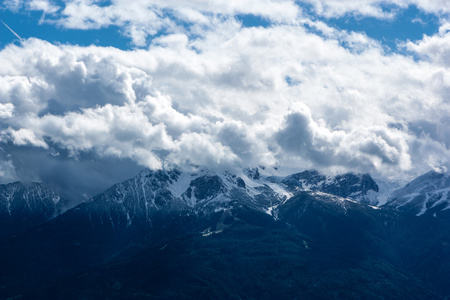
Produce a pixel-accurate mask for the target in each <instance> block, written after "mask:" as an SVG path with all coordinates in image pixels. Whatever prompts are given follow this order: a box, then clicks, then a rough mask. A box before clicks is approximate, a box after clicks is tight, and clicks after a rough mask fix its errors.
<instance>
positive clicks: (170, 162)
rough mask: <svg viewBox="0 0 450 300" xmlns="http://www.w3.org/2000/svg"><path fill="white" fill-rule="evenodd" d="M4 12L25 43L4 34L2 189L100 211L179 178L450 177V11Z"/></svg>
mask: <svg viewBox="0 0 450 300" xmlns="http://www.w3.org/2000/svg"><path fill="white" fill-rule="evenodd" d="M0 7H1V9H0V18H1V19H2V20H3V22H5V23H6V24H7V25H8V26H9V27H10V28H11V29H12V30H13V31H15V32H16V33H17V34H18V35H20V36H21V37H22V40H23V43H20V42H19V40H18V38H17V37H16V36H15V35H14V34H13V33H12V32H11V31H10V30H9V29H8V28H7V27H6V26H4V25H3V24H0V65H1V66H2V68H1V69H0V183H6V182H11V181H15V180H26V181H41V182H45V183H49V184H53V185H55V186H59V187H60V188H61V189H63V190H67V193H72V194H73V191H74V190H76V191H78V194H77V196H76V197H78V198H83V197H84V198H87V197H89V196H90V195H93V194H95V193H97V192H100V191H101V190H103V189H104V188H106V187H108V185H110V184H112V183H115V182H117V181H120V180H123V179H126V178H128V177H130V176H131V175H132V174H133V173H135V172H137V171H138V170H139V169H141V168H144V167H148V168H152V169H158V168H162V166H163V165H164V166H166V167H167V166H181V167H184V168H189V167H190V166H192V165H197V166H205V167H209V168H218V169H227V170H241V169H242V168H244V167H248V166H256V165H265V166H268V167H270V166H272V167H279V168H278V169H279V170H282V169H285V170H291V171H298V170H304V169H318V170H320V171H322V172H324V173H334V174H335V173H341V172H347V171H353V172H364V173H366V172H368V173H371V174H372V175H374V176H375V177H378V178H383V179H386V180H406V179H408V178H412V177H414V176H417V175H420V174H422V173H425V172H427V171H429V170H430V169H436V170H446V169H448V168H450V159H449V157H450V129H449V127H448V126H447V125H446V124H448V123H449V122H450V117H449V116H450V102H449V99H450V59H449V57H450V22H449V18H448V16H449V13H450V4H448V3H447V2H446V1H444V0H442V1H440V0H437V1H435V2H430V1H425V0H402V1H398V0H396V1H394V0H392V1H391V0H357V1H350V0H342V1H331V0H315V1H313V0H304V1H301V2H299V1H293V0H277V1H275V0H265V1H260V0H252V1H250V0H249V1H237V2H230V1H228V0H217V1H214V2H210V1H206V0H193V1H189V2H186V1H181V0H171V1H165V2H161V1H156V0H148V1H147V0H146V1H133V2H129V1H126V0H114V1H94V0H78V1H74V0H66V1H52V0H29V1H23V0H5V1H3V3H2V4H1V6H0ZM114 164H117V166H120V170H117V171H116V172H114V171H113V170H112V169H113V168H111V165H114ZM83 178H90V183H89V184H87V183H86V181H85V180H83ZM69 186H70V189H69ZM69 190H70V191H69Z"/></svg>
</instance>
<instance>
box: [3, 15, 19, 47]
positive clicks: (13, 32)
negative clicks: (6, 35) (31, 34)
mask: <svg viewBox="0 0 450 300" xmlns="http://www.w3.org/2000/svg"><path fill="white" fill-rule="evenodd" d="M0 22H2V23H3V25H5V27H6V28H8V29H9V31H11V32H12V34H14V35H15V36H16V37H17V38H18V39H19V41H20V43H22V42H23V40H22V38H21V37H20V35H18V34H17V33H16V32H15V31H14V30H12V29H11V27H9V26H8V25H7V24H6V23H5V22H3V20H2V19H0Z"/></svg>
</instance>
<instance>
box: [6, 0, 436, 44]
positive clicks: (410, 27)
mask: <svg viewBox="0 0 450 300" xmlns="http://www.w3.org/2000/svg"><path fill="white" fill-rule="evenodd" d="M108 3H109V2H108V1H103V2H99V3H98V5H99V6H107V4H108ZM61 4H62V3H61ZM300 5H301V7H302V8H303V9H304V10H305V11H306V12H307V14H308V15H309V16H310V17H311V18H312V19H316V20H320V21H323V22H325V23H327V24H328V25H330V26H333V27H335V28H337V29H339V30H348V31H355V32H361V33H364V34H366V35H367V36H369V37H371V38H373V39H375V40H377V41H379V42H381V43H382V44H383V45H386V46H387V47H389V49H390V50H392V51H393V52H395V51H396V50H397V43H399V42H405V41H407V40H410V41H417V40H420V39H422V37H423V35H428V36H431V35H434V34H436V33H437V32H438V30H439V27H440V19H439V17H438V16H436V15H435V14H432V13H427V12H425V11H423V10H420V9H418V8H417V6H416V5H410V6H408V7H407V8H405V9H398V8H395V7H393V8H392V7H391V8H390V9H391V10H393V11H395V17H393V18H390V19H380V18H376V17H370V16H369V17H364V16H360V15H356V14H347V15H343V16H337V17H330V18H326V17H323V16H320V15H317V14H315V11H314V9H313V8H312V7H311V5H307V4H304V5H302V4H301V3H300ZM384 9H385V10H389V9H388V8H384ZM235 18H236V19H237V20H239V21H241V22H242V25H243V26H244V27H254V26H262V27H268V26H271V24H272V22H271V21H270V20H269V19H267V18H265V17H263V16H260V15H254V14H238V15H236V16H235ZM1 19H2V20H3V21H4V22H5V23H6V24H7V25H8V26H10V27H11V28H12V29H13V30H14V31H15V32H16V33H17V34H19V35H20V36H21V37H22V38H25V39H26V38H31V37H33V38H38V39H42V40H47V41H49V42H51V43H63V44H77V45H80V46H89V45H97V46H105V47H107V46H111V47H116V48H119V49H123V50H126V49H132V48H134V47H135V45H133V44H132V43H131V41H130V39H129V38H127V37H125V36H124V35H123V34H122V33H121V28H120V27H119V26H107V27H104V28H100V29H93V30H84V29H68V28H64V27H62V26H55V24H52V23H53V22H54V19H53V18H52V16H50V17H46V16H45V14H43V13H42V12H41V11H11V10H6V9H3V10H2V11H1ZM43 19H45V20H46V21H44V22H42V20H43ZM181 24H182V25H185V26H188V24H183V23H182V22H181ZM0 32H1V35H0V47H4V46H6V45H8V44H9V43H12V42H17V41H18V39H17V38H16V37H15V36H14V35H13V34H11V33H10V32H9V30H8V29H7V28H2V29H1V31H0ZM159 35H160V34H156V36H159ZM150 41H151V37H150V38H149V42H150Z"/></svg>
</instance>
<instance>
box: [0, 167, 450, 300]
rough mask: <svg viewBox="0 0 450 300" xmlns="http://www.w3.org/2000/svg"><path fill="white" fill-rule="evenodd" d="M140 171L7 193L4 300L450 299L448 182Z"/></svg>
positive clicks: (11, 187)
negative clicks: (99, 189)
mask: <svg viewBox="0 0 450 300" xmlns="http://www.w3.org/2000/svg"><path fill="white" fill-rule="evenodd" d="M272 171H273V170H268V169H266V168H264V167H258V168H252V169H245V170H243V171H242V172H239V173H238V174H233V173H230V172H226V171H214V170H209V169H199V170H196V171H192V172H186V171H181V170H177V169H172V170H158V171H151V170H143V171H142V172H141V173H140V174H138V175H137V176H136V177H134V178H131V179H129V180H126V181H124V182H121V183H118V184H115V185H114V186H112V187H111V188H109V189H108V190H106V191H105V192H103V193H100V194H98V195H96V196H95V197H93V198H92V199H90V200H89V201H87V202H84V203H81V204H80V205H78V206H76V207H74V208H71V209H69V210H67V206H66V205H67V201H66V200H65V199H64V198H63V197H62V196H59V195H58V193H57V192H55V191H53V190H52V189H49V188H46V187H44V185H42V184H38V183H28V184H24V183H20V182H17V183H12V184H8V185H0V214H1V215H0V218H1V219H0V220H1V231H0V243H1V244H0V245H1V250H2V251H1V252H2V255H1V256H0V282H1V284H0V298H1V299H15V298H17V299H62V298H65V299H125V298H126V299H212V298H215V299H274V298H277V299H445V298H446V297H449V296H450V287H449V286H448V282H449V280H450V255H449V254H450V253H449V252H450V235H449V233H450V215H449V214H448V212H449V209H448V208H449V207H450V200H449V198H448V197H449V196H448V190H449V189H450V177H449V175H447V174H444V173H438V172H434V171H431V172H429V173H426V174H424V175H422V176H420V177H418V178H416V179H415V180H413V181H411V182H410V183H408V184H406V185H405V186H403V187H401V186H398V187H397V188H394V189H389V187H392V186H395V185H390V184H387V183H385V182H380V181H377V180H374V179H373V178H372V177H371V176H370V175H369V174H354V173H346V174H340V175H336V176H326V175H323V174H320V173H319V172H317V171H315V170H307V171H303V172H300V173H296V174H291V175H288V176H281V175H274V174H276V173H277V172H272Z"/></svg>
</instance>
